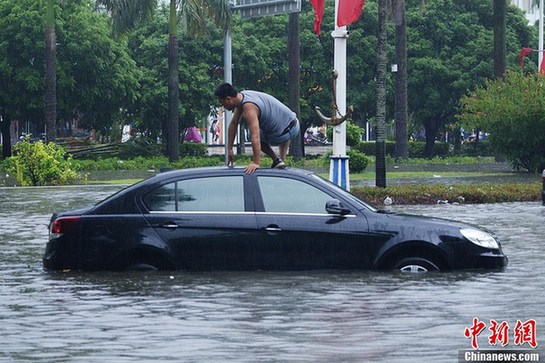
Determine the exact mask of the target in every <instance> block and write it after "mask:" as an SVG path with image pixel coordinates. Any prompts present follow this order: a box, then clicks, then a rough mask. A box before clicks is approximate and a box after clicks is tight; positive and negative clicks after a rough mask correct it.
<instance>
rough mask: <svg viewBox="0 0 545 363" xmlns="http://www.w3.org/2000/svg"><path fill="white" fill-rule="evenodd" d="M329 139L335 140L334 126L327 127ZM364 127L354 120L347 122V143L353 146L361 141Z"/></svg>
mask: <svg viewBox="0 0 545 363" xmlns="http://www.w3.org/2000/svg"><path fill="white" fill-rule="evenodd" d="M326 133H327V139H328V140H331V141H333V127H332V126H328V128H327V131H326ZM362 133H363V129H362V128H361V127H359V126H358V125H356V124H353V123H352V122H346V145H348V146H350V147H353V146H356V145H358V144H359V143H360V142H361V135H362Z"/></svg>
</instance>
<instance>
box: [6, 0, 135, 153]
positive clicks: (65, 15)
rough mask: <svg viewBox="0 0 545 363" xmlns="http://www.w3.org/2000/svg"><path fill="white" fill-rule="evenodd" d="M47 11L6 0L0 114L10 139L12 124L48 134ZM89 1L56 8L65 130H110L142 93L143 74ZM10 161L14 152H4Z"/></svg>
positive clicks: (30, 0) (26, 1)
mask: <svg viewBox="0 0 545 363" xmlns="http://www.w3.org/2000/svg"><path fill="white" fill-rule="evenodd" d="M44 9H45V8H44V7H43V5H42V4H41V2H40V1H36V0H21V1H10V0H0V26H1V28H2V32H0V82H1V85H0V108H1V109H2V114H3V117H2V130H3V138H4V140H8V141H9V139H10V135H8V134H7V132H8V130H9V125H8V123H10V122H11V121H12V120H18V121H19V123H20V125H21V126H22V125H30V126H31V129H30V130H29V129H27V130H25V131H27V132H29V131H32V130H33V129H35V130H36V131H37V132H42V131H43V125H44V124H43V121H44V114H45V111H44V89H45V82H44V72H43V69H44V67H45V51H44V48H45V46H44V41H43V39H44V33H43V20H44V17H43V14H44ZM94 9H95V7H94V5H93V3H91V2H90V1H86V0H82V1H78V2H74V1H67V2H63V3H62V6H57V7H56V32H55V33H56V42H57V49H56V73H57V81H56V93H57V106H56V109H57V115H58V117H57V121H58V123H59V126H61V125H62V126H63V128H64V126H70V125H71V122H70V121H72V120H73V119H78V121H79V122H80V126H81V127H86V128H88V129H91V128H98V129H100V128H104V129H110V128H111V126H112V121H113V120H115V119H119V118H121V117H124V116H125V115H123V114H122V113H121V112H120V109H124V108H126V107H127V105H128V104H130V103H131V102H132V101H133V100H134V99H135V98H136V96H137V95H138V79H139V76H138V73H137V71H136V68H135V64H134V62H133V61H132V60H131V59H130V57H129V55H128V53H127V48H126V44H125V43H124V42H123V41H119V42H118V41H114V40H113V39H112V38H111V37H110V36H109V35H110V33H111V28H110V26H109V18H108V16H107V15H106V14H103V13H97V12H95V11H94ZM3 151H4V155H6V151H7V148H4V150H3Z"/></svg>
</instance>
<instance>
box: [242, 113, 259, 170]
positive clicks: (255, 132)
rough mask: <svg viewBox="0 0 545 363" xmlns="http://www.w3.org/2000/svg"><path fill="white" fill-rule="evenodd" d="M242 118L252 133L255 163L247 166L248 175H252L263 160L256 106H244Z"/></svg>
mask: <svg viewBox="0 0 545 363" xmlns="http://www.w3.org/2000/svg"><path fill="white" fill-rule="evenodd" d="M242 117H244V121H246V125H247V127H248V130H249V131H250V136H251V142H252V153H253V161H254V162H253V163H251V164H249V165H248V166H246V168H245V170H246V173H248V174H251V173H253V172H254V171H256V169H258V168H259V163H260V160H261V136H260V133H259V109H258V108H257V106H255V105H254V104H251V103H248V104H245V105H244V109H243V110H242Z"/></svg>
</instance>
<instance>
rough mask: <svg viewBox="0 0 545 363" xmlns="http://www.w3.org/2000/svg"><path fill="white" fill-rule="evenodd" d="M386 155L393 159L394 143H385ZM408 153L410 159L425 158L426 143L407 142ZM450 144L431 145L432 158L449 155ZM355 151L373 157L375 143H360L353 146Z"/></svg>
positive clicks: (438, 143) (437, 143)
mask: <svg viewBox="0 0 545 363" xmlns="http://www.w3.org/2000/svg"><path fill="white" fill-rule="evenodd" d="M385 147H386V155H387V156H391V157H395V152H396V143H395V141H386V142H385ZM407 147H408V151H409V157H410V158H424V157H426V154H425V150H426V143H425V142H424V141H409V143H408V146H407ZM450 147H451V144H449V143H448V142H436V143H434V144H433V156H442V157H444V156H448V155H450ZM353 148H356V149H357V150H359V151H361V152H362V153H364V154H365V155H375V154H376V150H375V149H376V143H375V142H374V141H365V142H361V143H359V144H358V145H356V146H354V147H353Z"/></svg>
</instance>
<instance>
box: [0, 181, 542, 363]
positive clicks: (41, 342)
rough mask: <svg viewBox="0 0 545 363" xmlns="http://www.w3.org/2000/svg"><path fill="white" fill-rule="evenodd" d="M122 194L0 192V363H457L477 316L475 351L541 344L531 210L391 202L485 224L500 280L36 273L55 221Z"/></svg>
mask: <svg viewBox="0 0 545 363" xmlns="http://www.w3.org/2000/svg"><path fill="white" fill-rule="evenodd" d="M119 188H120V187H119V186H75V187H48V188H0V230H1V231H2V232H1V234H0V272H1V274H0V334H1V336H2V339H1V340H0V361H2V362H4V361H5V362H27V361H36V362H59V361H62V362H99V361H100V362H102V361H115V362H147V361H154V362H257V361H259V362H333V361H334V362H340V361H344V362H457V361H458V360H457V359H458V353H459V351H465V350H470V349H471V344H470V340H469V339H468V338H466V337H465V336H464V330H465V328H468V327H471V325H472V322H473V319H474V318H475V317H476V318H478V319H479V320H480V321H482V322H484V323H485V324H486V327H487V329H486V330H485V331H483V333H482V334H481V335H479V336H478V339H477V342H478V344H479V346H480V348H481V349H500V348H501V345H499V346H492V345H490V343H489V342H488V337H489V336H490V335H491V332H490V331H489V330H488V327H490V324H491V323H490V320H491V319H493V320H495V321H497V322H498V323H501V322H505V323H506V324H508V326H509V331H508V338H509V343H508V346H507V348H509V349H525V350H531V351H534V350H532V348H531V347H530V346H529V343H527V342H526V343H523V344H522V345H517V344H515V326H516V323H517V322H528V321H530V320H532V319H533V320H535V322H536V325H537V334H536V339H537V342H538V343H539V346H538V350H539V348H541V347H542V345H543V344H545V340H544V339H545V337H544V334H543V331H544V329H543V324H545V310H544V309H543V306H544V303H545V297H544V294H543V291H545V267H544V263H543V255H544V252H543V251H544V250H545V241H544V238H543V236H544V235H545V223H544V222H545V207H543V206H542V205H541V203H502V204H487V205H463V204H462V205H433V206H419V205H417V206H391V207H389V208H390V209H392V210H393V211H399V212H412V213H415V214H425V215H430V216H437V217H444V218H450V219H457V220H462V221H466V222H471V223H475V224H478V225H481V226H483V227H486V228H489V229H491V230H493V231H494V232H495V233H496V234H497V235H498V236H499V238H500V239H501V241H502V244H503V248H504V252H505V253H506V254H507V255H508V256H509V265H508V267H507V268H506V270H505V271H503V272H456V273H442V274H433V273H430V274H423V275H410V274H409V275H407V274H399V273H374V272H361V271H347V272H338V271H319V272H316V271H315V272H304V271H303V272H299V271H298V272H265V271H258V272H199V273H188V272H174V273H163V272H159V273H111V272H102V273H87V272H68V273H62V272H47V271H44V270H43V268H42V265H41V257H42V255H43V251H44V247H45V243H46V241H47V228H46V226H47V224H48V221H49V218H50V215H51V213H52V212H53V211H54V210H64V209H70V208H77V207H82V206H87V205H89V204H94V203H96V202H98V201H99V200H101V199H103V198H104V197H106V196H107V195H109V194H111V193H113V192H114V191H116V190H118V189H119ZM504 349H505V348H504ZM543 357H544V356H543V353H542V360H543Z"/></svg>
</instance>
